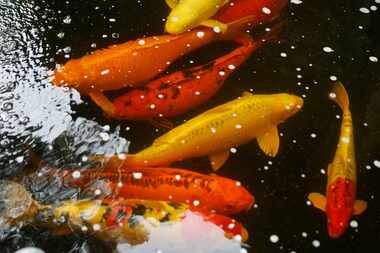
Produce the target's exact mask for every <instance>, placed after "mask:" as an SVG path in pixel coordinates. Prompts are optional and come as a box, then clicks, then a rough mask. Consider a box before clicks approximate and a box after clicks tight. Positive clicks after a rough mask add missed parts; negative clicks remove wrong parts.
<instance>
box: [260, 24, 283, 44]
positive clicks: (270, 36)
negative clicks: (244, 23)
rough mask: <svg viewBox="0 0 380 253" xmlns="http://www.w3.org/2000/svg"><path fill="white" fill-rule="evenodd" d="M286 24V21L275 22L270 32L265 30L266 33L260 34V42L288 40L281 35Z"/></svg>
mask: <svg viewBox="0 0 380 253" xmlns="http://www.w3.org/2000/svg"><path fill="white" fill-rule="evenodd" d="M285 24H286V22H285V21H281V22H278V23H276V24H274V25H273V26H271V27H270V31H269V32H265V33H264V34H262V35H259V37H258V38H257V39H258V40H260V43H265V44H266V43H281V42H286V40H285V39H283V38H281V37H280V36H279V35H280V33H281V31H282V29H283V28H284V26H285ZM279 37H280V38H279Z"/></svg>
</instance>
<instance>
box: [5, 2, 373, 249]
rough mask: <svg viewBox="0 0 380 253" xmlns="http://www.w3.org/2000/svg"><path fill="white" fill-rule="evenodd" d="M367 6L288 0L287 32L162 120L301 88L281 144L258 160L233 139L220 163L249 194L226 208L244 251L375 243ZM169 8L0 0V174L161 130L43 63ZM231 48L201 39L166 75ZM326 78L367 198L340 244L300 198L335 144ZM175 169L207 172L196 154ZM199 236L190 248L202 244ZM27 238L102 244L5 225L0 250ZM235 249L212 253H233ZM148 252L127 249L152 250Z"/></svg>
mask: <svg viewBox="0 0 380 253" xmlns="http://www.w3.org/2000/svg"><path fill="white" fill-rule="evenodd" d="M363 8H364V9H363ZM379 8H380V1H377V0H370V1H365V0H358V1H353V0H352V1H344V0H335V1H325V0H323V1H322V0H321V1H316V0H315V1H314V0H311V1H302V0H292V1H291V2H290V3H289V9H288V10H287V11H286V12H285V13H284V14H285V15H284V17H283V19H284V20H286V27H285V29H284V32H283V33H282V37H283V38H284V40H286V42H285V43H282V44H280V45H278V44H273V45H266V46H265V47H262V48H260V49H259V50H258V51H257V52H255V53H254V54H253V55H252V56H251V57H250V59H249V60H248V61H247V62H245V63H244V64H243V65H242V66H241V67H240V68H239V69H238V70H237V71H236V72H235V73H234V74H233V75H232V76H231V77H230V78H229V79H228V80H227V81H226V83H225V84H224V86H223V88H222V89H221V90H220V92H219V93H218V94H217V95H216V96H215V97H214V98H212V99H211V100H210V101H208V102H207V103H206V104H205V105H203V106H201V107H198V108H197V109H196V110H193V111H191V112H190V113H187V114H185V115H183V116H180V117H176V118H174V120H173V121H174V123H175V124H176V125H179V124H180V123H182V122H183V120H184V119H189V118H191V117H193V116H195V115H197V114H199V113H201V112H203V111H205V110H206V109H209V108H212V107H215V106H216V105H219V104H222V103H224V102H227V101H229V100H232V99H234V98H236V97H238V96H239V95H240V94H241V93H242V91H244V90H249V89H253V91H254V93H257V94H261V93H276V92H288V93H294V94H297V95H299V96H302V97H303V98H304V101H305V103H304V108H303V110H302V111H301V112H300V113H298V114H297V115H295V116H294V117H292V118H291V119H289V120H288V121H287V122H285V123H284V124H282V125H281V126H280V128H279V131H280V133H281V145H280V152H279V154H278V156H277V157H276V158H268V157H267V156H265V155H264V154H263V153H262V152H261V151H260V150H259V148H258V147H257V144H256V142H255V141H254V142H251V143H249V144H247V145H244V146H241V147H239V148H238V149H237V152H236V153H235V154H233V155H232V156H231V158H230V159H229V160H228V162H227V163H226V164H225V165H224V166H223V168H222V169H221V170H220V171H218V174H220V175H222V176H226V177H230V178H232V179H236V180H239V181H240V182H241V183H242V185H244V186H246V187H247V188H248V189H249V191H250V192H251V193H252V194H253V195H254V196H255V197H256V200H257V202H256V205H255V206H254V207H253V208H252V209H251V210H250V211H248V212H245V213H241V214H239V215H236V216H234V217H236V219H237V220H238V221H240V222H241V223H242V224H243V225H244V226H245V227H246V228H247V229H248V231H249V233H250V237H249V241H248V242H247V244H248V245H249V247H246V250H247V251H248V252H259V253H263V252H265V253H270V252H276V253H277V252H289V253H290V252H347V253H349V252H375V251H374V250H375V249H377V248H378V242H379V240H380V216H379V213H380V202H379V200H378V198H379V196H380V188H379V186H378V182H379V180H380V149H379V148H378V145H379V144H380V130H379V129H380V114H379V111H380V74H379V72H380V65H379V64H380V63H379V60H380V32H379V24H380V15H379V13H380V10H378V9H379ZM168 11H169V9H168V7H167V6H166V4H165V2H164V1H154V0H145V1H143V0H141V1H140V0H128V1H126V0H123V1H122V0H102V1H101V0H93V1H74V0H71V1H69V0H68V1H64V0H59V1H55V0H51V1H43V0H35V1H29V0H12V1H11V0H0V14H1V15H0V92H1V94H0V177H1V178H10V177H13V176H15V175H16V174H18V175H19V174H20V173H21V174H22V173H23V172H25V171H26V167H27V164H29V163H30V153H29V151H28V150H30V149H32V150H33V151H34V152H35V153H36V154H38V155H39V156H40V157H43V158H44V159H46V160H48V161H50V162H51V163H54V164H55V165H56V166H58V167H61V166H62V167H63V166H65V167H70V165H74V166H75V165H78V163H81V165H82V166H85V165H86V164H85V162H84V161H83V160H81V158H82V157H83V155H90V154H109V153H113V152H120V151H122V150H125V149H126V148H128V147H129V150H130V151H131V152H132V153H135V152H136V151H139V150H141V149H142V148H144V147H147V146H149V145H150V144H151V143H152V142H153V140H154V139H155V138H157V137H159V136H160V135H162V134H163V133H164V132H165V131H166V130H164V129H156V128H155V127H153V126H152V125H151V124H149V123H146V122H132V121H124V122H123V121H116V120H110V119H107V118H105V117H104V116H103V114H102V112H101V111H100V109H99V108H98V107H96V106H95V105H94V103H93V102H92V101H90V100H89V99H88V98H87V97H80V94H79V93H78V92H76V91H74V90H69V89H63V88H56V87H53V86H51V84H50V81H49V78H48V77H49V70H52V69H54V68H55V65H56V64H63V63H65V62H66V61H67V60H68V59H70V58H78V57H81V56H83V55H85V54H86V53H88V52H91V51H94V50H96V49H99V48H104V47H107V46H109V45H112V44H116V43H122V42H125V41H128V40H131V39H135V38H138V37H142V36H144V35H146V36H150V35H156V34H161V33H162V32H163V27H164V21H163V19H164V18H165V17H166V16H167V14H168ZM234 47H235V45H234V44H229V43H215V44H212V45H209V46H206V47H205V48H202V49H201V50H198V51H196V52H194V53H192V54H190V55H188V56H186V57H184V58H182V59H181V60H180V61H178V62H176V63H175V64H174V65H173V66H172V67H170V69H169V70H168V71H169V72H170V71H172V70H174V69H178V68H185V67H189V66H196V65H199V64H201V63H205V62H207V61H208V60H210V59H213V58H215V57H218V56H221V55H223V54H225V53H226V52H228V51H229V50H231V49H233V48H234ZM335 79H338V80H340V81H341V82H342V83H343V84H344V85H345V87H346V89H347V90H348V92H349V94H350V99H351V110H352V114H353V121H354V126H355V138H356V157H357V164H358V199H364V200H366V201H367V202H368V209H367V210H366V211H365V213H363V214H362V215H361V216H358V217H354V218H353V219H352V221H351V223H350V226H349V228H348V230H347V232H346V233H345V235H344V236H343V237H342V238H340V239H339V240H332V239H330V238H329V237H328V234H327V229H326V217H325V215H324V214H323V213H322V212H320V211H318V210H316V209H315V208H313V207H312V206H310V204H309V203H308V202H307V195H308V193H310V192H316V191H317V192H324V191H325V186H326V179H327V177H326V174H325V171H327V165H328V163H329V162H330V161H331V160H332V158H333V154H334V151H335V149H336V142H337V140H338V134H339V127H340V123H341V119H340V118H338V117H337V115H340V114H341V112H340V110H339V108H337V107H336V106H335V105H334V104H333V103H332V102H331V101H330V100H329V99H328V93H329V92H330V89H331V83H332V82H333V81H334V80H335ZM129 142H130V143H129ZM129 144H130V145H129ZM175 165H178V166H179V167H183V168H189V169H192V170H196V171H199V172H203V173H210V172H211V169H210V166H209V163H208V161H207V159H204V158H202V159H193V160H189V161H186V162H182V163H176V164H175ZM29 167H30V166H29ZM53 193H55V192H53ZM56 194H57V195H56V198H59V197H60V195H59V193H58V192H57V193H56ZM167 233H168V234H170V233H169V232H167ZM199 233H202V231H199ZM162 235H163V236H164V235H165V232H162ZM205 236H206V235H205ZM200 238H202V237H200ZM206 238H207V237H206ZM158 240H159V239H158ZM162 240H170V239H167V238H166V239H162ZM173 240H179V239H178V238H177V239H173ZM199 240H200V242H199V244H202V243H203V244H205V245H207V243H209V242H207V241H205V240H203V241H202V240H201V239H199ZM193 243H195V244H196V243H197V242H193ZM215 243H220V242H219V241H218V240H216V241H215ZM27 245H35V246H36V247H39V248H41V249H43V250H45V251H46V252H110V248H109V247H108V246H107V244H106V243H103V242H101V241H98V240H96V239H94V238H91V237H85V236H82V235H79V234H72V235H70V236H53V235H52V234H50V233H49V232H48V231H46V230H40V229H37V228H34V227H27V228H24V229H22V230H21V231H18V232H16V233H13V234H12V235H11V236H10V237H8V238H7V239H5V240H4V241H3V242H1V243H0V252H14V251H15V250H16V249H18V248H22V247H23V246H27ZM189 245H190V246H189V247H188V251H186V252H193V251H191V244H190V243H189ZM223 247H224V249H228V247H229V245H227V244H226V246H223ZM210 248H212V247H211V246H210ZM239 248H240V247H237V248H236V247H235V248H234V250H235V251H233V250H232V249H231V250H230V251H228V250H227V251H223V252H239ZM206 249H207V247H206ZM153 250H154V249H143V248H141V249H140V250H139V249H136V251H131V252H158V251H153ZM163 252H165V251H163ZM200 252H201V251H200ZM202 252H208V251H207V250H205V251H202ZM213 252H214V251H213ZM215 252H222V251H215Z"/></svg>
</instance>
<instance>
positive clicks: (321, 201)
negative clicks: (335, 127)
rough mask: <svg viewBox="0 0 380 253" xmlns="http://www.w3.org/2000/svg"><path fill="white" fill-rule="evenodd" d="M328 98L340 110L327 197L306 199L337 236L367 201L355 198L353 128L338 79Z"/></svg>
mask: <svg viewBox="0 0 380 253" xmlns="http://www.w3.org/2000/svg"><path fill="white" fill-rule="evenodd" d="M330 99H332V100H333V101H334V102H335V103H337V104H338V105H339V107H340V108H341V109H342V111H343V117H342V118H343V119H342V124H341V129H340V137H339V142H338V146H337V149H336V152H335V156H334V160H333V161H332V163H330V164H329V166H328V172H327V176H328V179H327V189H326V197H325V196H323V195H322V194H320V193H311V194H309V196H308V198H309V200H310V201H311V202H312V204H313V205H314V206H315V207H317V208H318V209H321V210H323V211H325V212H326V215H327V226H328V233H329V235H330V237H332V238H338V237H340V236H341V235H342V234H343V233H344V232H345V230H346V229H347V226H348V222H349V219H350V218H351V216H352V215H358V214H361V213H362V212H364V210H365V209H366V208H367V203H366V202H365V201H363V200H356V182H357V176H356V159H355V145H354V134H353V132H354V128H353V124H352V116H351V111H350V108H349V98H348V94H347V91H346V89H345V88H344V86H343V85H342V84H341V83H340V82H337V83H335V85H334V88H333V91H332V92H331V93H330Z"/></svg>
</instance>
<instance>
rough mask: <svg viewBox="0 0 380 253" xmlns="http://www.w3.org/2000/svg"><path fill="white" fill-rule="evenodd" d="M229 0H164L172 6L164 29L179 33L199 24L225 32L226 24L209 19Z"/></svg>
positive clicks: (171, 32)
mask: <svg viewBox="0 0 380 253" xmlns="http://www.w3.org/2000/svg"><path fill="white" fill-rule="evenodd" d="M228 2H230V0H166V3H167V4H168V5H169V7H170V8H172V11H171V12H170V14H169V16H168V18H167V21H166V24H165V30H166V31H167V32H168V33H170V34H180V33H183V32H185V31H186V30H188V29H192V28H194V27H197V26H199V25H203V26H207V27H211V28H214V31H215V32H225V31H226V30H227V25H226V24H224V23H222V22H220V21H217V20H212V19H210V18H211V17H212V16H214V15H215V14H216V13H217V12H218V10H219V9H220V8H222V7H223V6H224V5H226V4H227V3H228Z"/></svg>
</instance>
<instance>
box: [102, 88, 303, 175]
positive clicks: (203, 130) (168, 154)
mask: <svg viewBox="0 0 380 253" xmlns="http://www.w3.org/2000/svg"><path fill="white" fill-rule="evenodd" d="M302 106H303V100H302V98H300V97H298V96H294V95H289V94H285V93H282V94H273V95H253V94H251V93H249V92H245V93H244V94H243V96H242V97H240V98H238V99H235V100H233V101H230V102H228V103H225V104H223V105H220V106H218V107H215V108H214V109H211V110H208V111H206V112H204V113H202V114H200V115H198V116H197V117H195V118H193V119H191V120H189V121H187V122H186V123H184V124H182V125H180V126H178V127H176V128H174V129H172V130H171V131H169V132H168V133H166V134H164V135H163V136H161V137H160V138H158V139H156V140H155V141H154V143H153V145H152V146H150V147H148V148H146V149H144V150H142V151H141V152H139V153H137V154H134V155H127V157H126V159H125V160H120V158H118V157H116V156H114V157H112V158H111V159H110V160H109V161H108V164H107V165H106V166H107V167H112V168H115V167H117V166H126V167H136V166H137V167H138V166H145V167H155V166H159V165H169V164H170V163H172V162H175V161H180V160H184V159H187V158H193V157H201V156H209V158H210V161H211V165H212V167H213V169H214V170H217V169H219V168H220V167H221V166H222V165H223V164H224V162H225V161H226V160H227V159H228V156H229V153H230V149H231V148H233V147H237V146H239V145H242V144H245V143H247V142H249V141H251V140H252V139H254V138H256V139H257V141H258V144H259V146H260V148H261V149H262V150H263V151H264V152H265V153H266V154H267V155H269V156H276V154H277V152H278V149H279V143H280V141H279V136H278V131H277V125H278V124H280V123H281V122H283V121H285V120H286V119H288V118H289V117H290V116H292V115H294V114H295V113H296V112H298V111H299V110H300V109H301V108H302Z"/></svg>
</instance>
